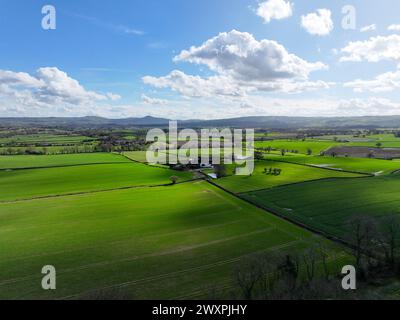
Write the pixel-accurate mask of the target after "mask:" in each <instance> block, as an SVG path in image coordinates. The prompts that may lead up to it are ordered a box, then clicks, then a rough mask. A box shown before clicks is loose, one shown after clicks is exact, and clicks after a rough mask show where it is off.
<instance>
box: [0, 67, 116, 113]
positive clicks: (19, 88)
mask: <svg viewBox="0 0 400 320" xmlns="http://www.w3.org/2000/svg"><path fill="white" fill-rule="evenodd" d="M118 98H120V97H119V96H118V95H115V94H112V93H107V94H105V95H104V94H100V93H97V92H94V91H89V90H86V89H85V88H84V87H83V86H82V85H81V84H80V83H79V82H78V81H77V80H75V79H73V78H71V77H70V76H68V74H67V73H65V72H63V71H61V70H59V69H58V68H55V67H45V68H40V69H38V70H37V71H36V73H34V74H32V75H31V74H28V73H25V72H14V71H9V70H0V103H1V105H2V106H3V107H4V108H11V109H12V110H28V109H31V110H34V109H36V110H37V112H38V113H39V112H40V110H46V112H48V114H56V113H63V112H69V111H71V110H80V111H83V110H86V111H88V110H90V108H91V107H93V106H94V105H95V104H96V103H97V102H99V101H113V100H116V99H118Z"/></svg>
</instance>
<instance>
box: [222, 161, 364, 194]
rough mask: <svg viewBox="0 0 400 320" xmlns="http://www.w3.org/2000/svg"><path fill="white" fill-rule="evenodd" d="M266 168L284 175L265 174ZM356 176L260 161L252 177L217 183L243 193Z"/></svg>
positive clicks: (228, 179)
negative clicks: (310, 181)
mask: <svg viewBox="0 0 400 320" xmlns="http://www.w3.org/2000/svg"><path fill="white" fill-rule="evenodd" d="M264 168H266V169H267V170H268V169H269V168H273V169H281V170H282V173H281V174H280V175H277V176H275V175H269V174H265V173H264ZM356 176H359V175H358V174H353V173H347V172H340V171H334V170H326V169H322V168H312V167H307V166H303V165H297V164H291V163H283V162H275V161H258V162H256V166H255V170H254V173H253V174H252V175H251V176H237V175H231V176H229V177H225V178H222V179H218V180H215V183H217V184H218V185H220V186H222V187H224V188H226V189H228V190H229V191H232V192H236V193H241V192H248V191H252V190H259V189H266V188H272V187H276V186H280V185H284V184H290V183H297V182H302V181H308V180H316V179H325V178H332V177H337V178H351V177H356Z"/></svg>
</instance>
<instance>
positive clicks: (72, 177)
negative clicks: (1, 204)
mask: <svg viewBox="0 0 400 320" xmlns="http://www.w3.org/2000/svg"><path fill="white" fill-rule="evenodd" d="M171 176H177V177H179V181H178V182H182V181H187V180H190V179H191V178H192V173H189V172H176V171H172V170H169V169H164V168H155V167H150V166H147V165H144V164H140V163H133V162H129V163H121V164H98V165H82V166H73V167H63V168H44V169H30V170H17V171H15V170H14V171H0V190H1V192H0V201H12V200H18V199H30V198H34V197H43V196H55V195H61V194H68V193H81V192H90V191H97V190H108V189H115V188H123V187H135V186H149V185H161V184H168V183H170V177H171Z"/></svg>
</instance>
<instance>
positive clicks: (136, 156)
mask: <svg viewBox="0 0 400 320" xmlns="http://www.w3.org/2000/svg"><path fill="white" fill-rule="evenodd" d="M123 154H124V156H126V157H128V158H129V159H131V160H133V161H137V162H142V163H146V162H147V158H146V151H127V152H124V153H123Z"/></svg>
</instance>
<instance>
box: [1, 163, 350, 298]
mask: <svg viewBox="0 0 400 320" xmlns="http://www.w3.org/2000/svg"><path fill="white" fill-rule="evenodd" d="M151 169H152V170H154V168H151ZM0 221H1V224H0V243H1V244H2V246H1V247H2V250H1V251H0V270H1V272H0V299H31V298H38V299H55V298H72V299H76V298H79V297H80V295H82V294H85V293H86V292H88V291H92V290H94V289H103V288H107V289H108V290H110V289H113V288H121V289H123V290H124V292H125V293H128V294H130V295H132V297H133V298H136V299H141V298H150V299H161V298H165V299H169V298H187V299H193V298H198V297H206V296H207V294H206V292H207V288H209V287H211V286H226V285H228V286H229V283H230V281H231V274H232V270H233V269H234V267H235V266H236V265H237V263H238V261H239V260H240V259H241V258H243V257H245V256H247V255H249V254H251V253H255V252H264V253H265V254H268V253H282V252H291V251H294V252H297V253H298V252H301V251H302V250H303V249H305V248H307V247H308V246H309V245H310V244H315V243H318V242H319V241H321V242H323V243H324V244H325V245H327V246H328V247H329V249H328V251H327V254H328V255H329V256H330V258H331V259H338V260H335V263H333V264H332V265H331V266H332V267H335V270H338V264H336V263H339V262H340V263H339V264H340V265H342V264H343V263H345V262H348V256H346V255H345V254H343V252H342V249H341V248H339V247H337V246H336V245H333V244H332V243H330V242H329V243H328V242H327V241H325V240H322V239H321V238H319V237H317V236H315V235H313V234H311V233H310V232H308V231H305V230H303V229H301V228H299V227H296V226H294V225H292V224H290V223H288V222H286V221H284V220H281V219H279V218H276V217H275V216H273V215H271V214H268V213H266V212H265V211H262V210H260V209H257V208H255V207H254V206H252V205H250V204H248V203H246V202H243V201H242V200H240V199H237V198H235V197H232V196H231V195H229V194H227V193H225V192H223V191H222V190H220V189H217V188H215V187H213V186H211V185H210V184H208V183H206V182H189V183H185V184H180V185H175V186H169V187H158V188H141V189H130V190H117V191H110V192H102V193H95V194H84V195H79V196H66V197H61V198H48V199H39V200H31V201H22V202H17V203H7V204H2V205H1V206H0ZM48 264H51V265H54V266H55V267H56V269H57V290H55V291H44V290H42V289H41V287H40V281H41V277H42V275H41V273H40V271H41V268H42V267H43V266H44V265H48Z"/></svg>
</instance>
